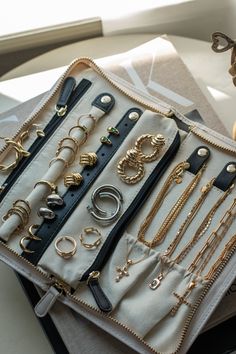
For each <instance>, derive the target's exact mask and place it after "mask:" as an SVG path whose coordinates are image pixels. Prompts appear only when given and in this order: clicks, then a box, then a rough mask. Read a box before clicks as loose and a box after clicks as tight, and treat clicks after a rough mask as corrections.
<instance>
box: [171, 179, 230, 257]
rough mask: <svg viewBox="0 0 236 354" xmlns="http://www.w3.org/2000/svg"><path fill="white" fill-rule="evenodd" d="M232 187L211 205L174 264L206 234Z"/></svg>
mask: <svg viewBox="0 0 236 354" xmlns="http://www.w3.org/2000/svg"><path fill="white" fill-rule="evenodd" d="M233 188H234V185H233V184H232V185H231V186H230V187H229V188H228V189H227V190H226V191H225V192H224V193H223V194H222V195H221V196H220V198H219V199H218V200H217V202H216V203H215V204H214V205H213V207H212V208H211V209H210V211H209V212H208V213H207V215H206V216H205V218H204V219H203V221H202V223H201V225H200V226H199V227H198V229H197V231H196V232H195V234H194V236H193V238H192V239H191V240H190V241H189V242H188V243H187V245H186V246H185V247H184V248H183V250H182V251H181V252H180V253H179V254H178V256H177V257H176V258H175V259H174V262H175V263H181V262H182V261H183V259H184V258H185V257H186V256H187V254H188V253H189V252H190V251H191V249H192V248H193V247H194V245H195V244H196V243H197V242H198V241H199V240H200V238H201V237H202V236H203V235H204V234H205V233H206V231H207V230H208V229H209V227H210V225H211V222H212V219H213V217H214V215H215V213H216V211H217V210H218V208H219V207H220V206H221V204H222V203H223V202H224V201H225V199H226V198H227V197H228V195H229V194H230V193H231V191H232V190H233Z"/></svg>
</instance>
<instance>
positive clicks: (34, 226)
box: [28, 224, 41, 241]
mask: <svg viewBox="0 0 236 354" xmlns="http://www.w3.org/2000/svg"><path fill="white" fill-rule="evenodd" d="M38 227H39V225H36V224H33V225H30V227H29V228H28V233H29V236H30V237H31V239H32V240H35V241H41V238H40V237H38V236H36V235H35V234H34V233H33V230H37V229H38Z"/></svg>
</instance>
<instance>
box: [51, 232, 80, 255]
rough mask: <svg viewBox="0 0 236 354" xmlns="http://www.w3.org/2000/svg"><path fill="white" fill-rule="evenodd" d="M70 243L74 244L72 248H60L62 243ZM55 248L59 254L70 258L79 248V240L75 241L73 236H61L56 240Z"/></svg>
mask: <svg viewBox="0 0 236 354" xmlns="http://www.w3.org/2000/svg"><path fill="white" fill-rule="evenodd" d="M62 242H63V243H69V244H70V245H72V248H71V249H69V250H66V251H65V250H63V249H60V247H59V245H60V244H61V243H62ZM55 249H56V252H57V254H58V255H59V256H60V257H62V258H64V259H69V258H71V257H72V256H74V254H75V252H76V250H77V242H76V241H75V239H74V238H73V237H71V236H61V237H59V238H57V239H56V241H55Z"/></svg>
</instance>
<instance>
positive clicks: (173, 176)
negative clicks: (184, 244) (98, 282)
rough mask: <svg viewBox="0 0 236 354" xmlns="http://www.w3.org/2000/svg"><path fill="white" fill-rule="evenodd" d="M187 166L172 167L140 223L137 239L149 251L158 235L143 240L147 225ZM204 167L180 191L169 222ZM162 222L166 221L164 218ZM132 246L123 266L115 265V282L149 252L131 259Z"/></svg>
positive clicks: (178, 182) (186, 198) (179, 181)
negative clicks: (149, 239) (148, 239)
mask: <svg viewBox="0 0 236 354" xmlns="http://www.w3.org/2000/svg"><path fill="white" fill-rule="evenodd" d="M189 166H190V165H189V163H188V162H185V161H184V162H180V163H179V164H178V165H177V166H175V167H174V169H173V170H172V171H171V173H170V174H169V176H168V177H167V179H166V181H165V183H164V185H163V187H162V188H161V190H160V192H159V193H158V195H157V198H156V200H155V201H154V203H153V205H152V207H151V210H150V212H149V213H148V215H147V217H146V218H145V221H144V222H143V223H142V225H141V227H140V230H139V233H138V237H137V241H140V242H141V243H143V244H145V245H146V246H148V249H149V251H150V249H151V248H153V247H155V246H156V245H157V244H158V243H159V242H160V235H159V233H158V234H157V235H156V236H155V237H154V238H153V240H151V241H147V240H145V233H146V231H147V229H148V227H149V226H150V224H151V222H152V220H153V218H154V216H155V215H156V213H157V212H158V210H159V209H160V207H161V205H162V203H163V200H164V198H165V196H166V195H167V193H168V191H169V189H170V187H171V185H172V184H173V183H176V184H180V183H182V180H183V174H184V172H185V171H186V170H187V169H188V168H189ZM204 169H205V165H204V166H203V167H202V168H201V170H200V171H199V172H198V173H197V175H196V176H195V177H194V178H193V180H192V181H191V182H190V184H189V185H188V186H187V187H186V188H185V190H184V192H183V193H182V195H181V196H180V197H179V199H178V200H177V202H176V203H175V205H174V206H173V208H172V212H171V220H170V221H169V222H170V223H171V224H172V223H173V222H174V220H175V219H176V217H177V216H178V214H179V212H180V211H181V210H182V208H183V206H184V205H185V203H186V201H187V200H188V198H189V196H190V194H191V193H192V192H193V190H194V189H195V187H196V186H197V184H198V182H199V181H200V178H201V176H202V173H203V171H204ZM164 222H166V220H165V221H164ZM165 225H166V224H165ZM164 231H165V232H166V231H167V227H166V226H165V230H164ZM162 232H163V231H162ZM162 237H164V236H162ZM137 241H136V242H137ZM133 246H134V245H132V246H131V248H130V249H129V250H127V254H126V262H125V264H124V265H123V266H117V267H116V272H117V276H116V278H115V280H116V281H117V282H119V281H120V280H121V279H122V278H123V277H124V276H129V272H128V269H129V268H130V267H131V266H132V265H134V264H137V263H139V262H141V261H142V260H143V259H144V258H146V257H147V256H148V254H149V252H147V253H145V255H144V256H143V257H142V258H140V259H137V260H133V259H131V258H130V255H131V252H132V249H133Z"/></svg>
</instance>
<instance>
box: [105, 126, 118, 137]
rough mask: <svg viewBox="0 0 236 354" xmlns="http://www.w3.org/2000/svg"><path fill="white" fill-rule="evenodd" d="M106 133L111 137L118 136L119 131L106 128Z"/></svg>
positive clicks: (113, 128)
mask: <svg viewBox="0 0 236 354" xmlns="http://www.w3.org/2000/svg"><path fill="white" fill-rule="evenodd" d="M107 132H108V133H109V134H112V135H117V136H118V135H120V132H119V130H118V129H117V128H115V127H108V128H107Z"/></svg>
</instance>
